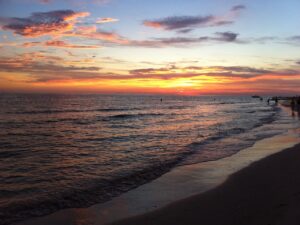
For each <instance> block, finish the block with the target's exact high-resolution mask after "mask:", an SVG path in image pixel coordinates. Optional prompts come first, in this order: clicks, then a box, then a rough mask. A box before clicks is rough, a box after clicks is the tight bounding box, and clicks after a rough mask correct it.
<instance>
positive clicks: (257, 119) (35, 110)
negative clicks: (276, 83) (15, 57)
mask: <svg viewBox="0 0 300 225" xmlns="http://www.w3.org/2000/svg"><path fill="white" fill-rule="evenodd" d="M161 98H162V101H161ZM296 126H299V120H298V119H297V118H293V117H292V116H291V113H290V111H289V109H285V108H282V107H279V106H276V105H268V104H267V103H266V100H265V101H260V100H259V99H254V98H251V97H249V96H226V97H223V96H222V97H221V96H200V97H187V96H163V97H162V96H149V95H148V96H138V95H54V94H51V95H46V94H1V95H0V137H1V138H0V180H1V182H0V224H9V223H12V222H14V221H18V220H22V219H26V218H29V217H33V216H41V215H46V214H49V213H52V212H55V211H58V210H60V209H63V208H74V207H88V206H90V205H93V204H96V203H100V202H105V201H108V200H110V199H111V198H113V197H115V196H117V195H120V194H122V193H124V192H126V191H128V190H130V189H133V188H135V187H138V186H140V185H142V184H144V183H147V182H149V181H151V180H153V179H155V178H157V177H159V176H161V175H162V174H164V173H166V172H168V171H170V170H171V169H172V168H174V167H177V166H183V165H188V164H194V163H201V162H205V161H211V160H218V159H221V158H224V157H228V156H230V155H232V154H235V153H237V152H238V151H240V150H242V149H244V148H247V147H250V146H252V145H253V144H254V143H255V142H256V141H258V140H261V139H264V138H267V137H271V136H274V135H278V134H281V133H284V132H286V131H287V130H288V129H292V128H293V127H296Z"/></svg>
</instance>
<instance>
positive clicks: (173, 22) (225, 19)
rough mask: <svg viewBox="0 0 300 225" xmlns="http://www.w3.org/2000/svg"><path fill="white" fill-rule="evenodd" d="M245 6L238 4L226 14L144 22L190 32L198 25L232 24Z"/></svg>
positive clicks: (153, 26) (167, 18)
mask: <svg viewBox="0 0 300 225" xmlns="http://www.w3.org/2000/svg"><path fill="white" fill-rule="evenodd" d="M245 8H246V7H245V6H244V5H236V6H234V7H232V9H231V10H230V12H229V13H227V15H224V16H213V15H207V16H171V17H166V18H162V19H154V20H145V21H144V22H143V24H144V25H145V26H148V27H152V28H158V29H163V30H176V31H178V32H180V33H188V32H190V31H191V30H192V29H194V28H196V27H212V26H223V25H227V24H232V23H233V19H234V17H235V16H237V13H238V12H240V11H241V10H243V9H245Z"/></svg>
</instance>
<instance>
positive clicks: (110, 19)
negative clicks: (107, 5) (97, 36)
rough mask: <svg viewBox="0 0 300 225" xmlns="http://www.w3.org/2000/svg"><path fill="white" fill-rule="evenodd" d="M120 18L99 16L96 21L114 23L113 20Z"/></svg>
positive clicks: (116, 20)
mask: <svg viewBox="0 0 300 225" xmlns="http://www.w3.org/2000/svg"><path fill="white" fill-rule="evenodd" d="M118 21H119V20H118V19H115V18H110V17H105V18H98V19H97V20H96V23H100V24H101V23H113V22H118Z"/></svg>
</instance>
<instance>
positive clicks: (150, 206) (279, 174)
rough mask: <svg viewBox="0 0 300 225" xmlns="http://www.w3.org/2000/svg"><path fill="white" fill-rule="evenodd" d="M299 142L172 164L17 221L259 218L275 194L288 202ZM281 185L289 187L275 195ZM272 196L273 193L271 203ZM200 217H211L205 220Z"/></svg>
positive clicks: (288, 138) (70, 224)
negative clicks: (84, 204)
mask: <svg viewBox="0 0 300 225" xmlns="http://www.w3.org/2000/svg"><path fill="white" fill-rule="evenodd" d="M299 141H300V140H299V129H297V130H293V131H290V132H288V133H287V134H285V135H278V136H274V137H271V138H267V139H264V140H261V141H258V142H257V143H255V144H254V145H253V146H252V147H249V148H247V149H244V150H242V151H240V152H239V153H237V154H234V155H232V156H230V157H227V158H223V159H221V160H217V161H210V162H204V163H198V164H193V165H186V166H181V167H177V168H175V169H173V170H172V171H170V172H168V173H166V174H164V175H163V176H161V177H159V178H158V179H156V180H154V181H152V182H150V183H146V184H144V185H142V186H140V187H138V188H136V189H133V190H131V191H129V192H127V193H124V194H122V195H120V196H118V197H116V198H113V199H112V200H111V201H108V202H106V203H103V204H96V205H94V206H91V207H88V208H73V209H65V210H61V211H58V212H56V213H53V214H51V215H48V216H44V217H39V218H33V219H29V220H26V221H23V222H20V223H17V224H18V225H52V224H56V225H77V224H81V225H106V224H120V225H122V224H143V223H145V224H158V225H159V224H201V223H200V221H204V222H205V223H204V222H203V224H222V223H221V222H218V221H216V220H215V219H218V218H219V215H223V217H226V216H227V217H228V218H227V220H225V219H224V218H222V219H221V220H222V221H223V220H224V224H235V223H234V222H230V223H229V222H228V221H229V220H236V219H240V220H237V221H238V222H237V224H247V223H241V222H240V221H242V220H241V219H243V220H246V219H245V218H244V217H241V218H240V217H239V216H242V215H244V211H245V212H247V213H250V216H251V215H252V216H254V217H255V216H256V215H257V216H258V217H257V218H260V213H262V212H263V211H264V210H265V209H269V208H270V209H272V207H273V205H276V204H277V201H279V200H278V198H277V197H279V199H280V200H281V199H282V200H281V201H282V202H283V204H285V202H287V201H289V198H288V197H289V195H288V194H289V193H292V192H295V191H294V189H295V190H296V189H297V187H299V185H298V183H293V181H294V179H295V180H297V177H299V175H298V174H297V171H299V170H297V169H298V167H299V166H298V164H297V162H298V161H299V160H300V156H299V153H298V151H297V149H299V145H297V143H299ZM295 145H297V146H296V147H293V146H295ZM283 149H288V150H283ZM257 165H258V166H257ZM289 166H291V168H289ZM285 167H288V168H285ZM247 171H249V172H247ZM285 179H287V181H285ZM283 184H284V185H283ZM282 188H284V189H289V188H290V190H288V191H284V193H281V192H282V190H283V189H282ZM269 189H270V190H272V191H273V192H269ZM277 192H280V193H281V194H277ZM282 194H287V196H286V195H282ZM273 195H276V196H277V197H276V198H274V200H276V201H275V202H274V201H273ZM261 201H263V203H264V204H262V203H261ZM282 202H280V203H279V204H281V203H282ZM258 206H264V208H262V209H260V208H259V207H258ZM268 207H269V208H268ZM252 210H254V211H253V212H252ZM257 210H258V211H257ZM276 210H277V209H276ZM256 211H257V212H256ZM251 213H253V214H251ZM216 215H218V216H216ZM245 215H246V216H248V214H245ZM202 217H203V218H206V219H201V218H202ZM220 218H221V217H220ZM255 218H256V217H255ZM173 220H175V221H176V223H175V222H174V221H173ZM206 220H207V221H210V220H211V223H210V222H206ZM225 221H226V223H225ZM227 222H228V223H227ZM258 224H259V223H258ZM275 224H276V223H275ZM279 224H280V223H279Z"/></svg>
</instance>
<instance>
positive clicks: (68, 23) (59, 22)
mask: <svg viewBox="0 0 300 225" xmlns="http://www.w3.org/2000/svg"><path fill="white" fill-rule="evenodd" d="M88 15H89V13H88V12H74V11H72V10H57V11H50V12H37V13H32V14H31V16H29V17H26V18H17V17H12V18H3V17H0V24H1V25H2V29H3V30H10V31H13V32H14V33H15V34H18V35H22V36H25V37H40V36H44V35H59V34H62V33H64V32H66V31H70V30H73V27H74V24H75V23H76V20H77V19H78V18H80V17H86V16H88Z"/></svg>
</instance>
